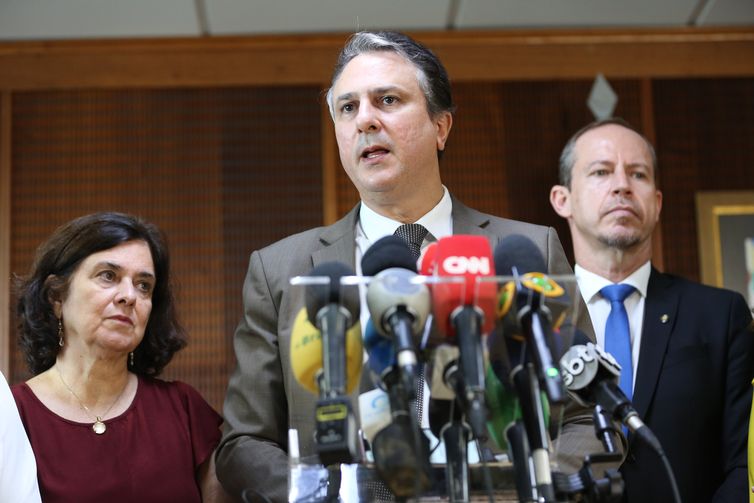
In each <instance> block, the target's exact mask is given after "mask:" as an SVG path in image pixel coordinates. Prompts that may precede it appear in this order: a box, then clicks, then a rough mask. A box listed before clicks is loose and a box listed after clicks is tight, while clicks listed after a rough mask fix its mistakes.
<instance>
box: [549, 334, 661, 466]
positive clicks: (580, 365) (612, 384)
mask: <svg viewBox="0 0 754 503" xmlns="http://www.w3.org/2000/svg"><path fill="white" fill-rule="evenodd" d="M560 369H561V373H562V375H563V383H564V384H565V385H566V388H567V389H568V393H569V394H570V395H571V396H572V397H573V398H574V400H576V401H577V402H578V403H579V404H581V405H584V406H587V407H590V406H594V405H599V406H601V407H602V408H603V409H604V411H605V412H607V413H608V414H609V415H610V416H611V417H613V419H615V420H617V421H620V422H621V423H623V424H624V425H626V426H627V427H628V429H629V430H631V432H632V433H634V434H636V436H637V437H639V438H641V439H642V440H643V441H645V442H647V444H648V445H649V446H650V447H652V448H653V449H654V450H655V452H657V453H662V452H663V449H662V446H661V445H660V442H659V440H657V437H655V435H654V433H652V430H650V429H649V427H648V426H647V425H645V424H644V421H642V420H641V418H640V417H639V414H638V413H637V412H636V409H634V407H633V405H632V404H631V401H630V400H629V399H628V397H626V395H625V393H623V391H622V390H621V389H620V387H619V386H618V382H619V379H620V372H621V366H620V364H619V363H618V362H617V361H616V360H615V358H614V357H613V355H611V354H610V353H608V352H606V351H604V350H603V349H602V348H601V347H599V346H598V345H597V344H594V343H593V342H592V341H590V340H589V338H588V337H587V336H586V335H585V334H584V333H583V332H581V331H578V330H577V331H576V333H575V335H574V345H573V346H571V348H570V349H569V350H568V351H567V352H566V353H565V354H564V355H563V357H562V358H561V359H560Z"/></svg>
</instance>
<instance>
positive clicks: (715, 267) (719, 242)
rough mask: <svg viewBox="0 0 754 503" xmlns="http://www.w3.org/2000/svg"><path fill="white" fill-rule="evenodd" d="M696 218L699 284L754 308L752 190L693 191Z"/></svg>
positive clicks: (753, 202) (753, 216) (753, 201)
mask: <svg viewBox="0 0 754 503" xmlns="http://www.w3.org/2000/svg"><path fill="white" fill-rule="evenodd" d="M696 216H697V220H696V221H697V240H698V246H699V263H700V264H699V265H700V271H701V280H702V282H703V283H705V284H707V285H712V286H717V287H721V288H727V289H729V290H734V291H736V292H739V293H741V295H743V296H744V297H745V298H746V300H747V302H748V303H749V307H750V308H753V309H754V191H715V192H706V191H703V192H697V193H696Z"/></svg>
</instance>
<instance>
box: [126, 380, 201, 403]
mask: <svg viewBox="0 0 754 503" xmlns="http://www.w3.org/2000/svg"><path fill="white" fill-rule="evenodd" d="M139 387H140V388H141V391H143V392H144V393H149V394H153V395H160V396H175V397H189V398H192V399H195V398H198V399H200V400H202V401H204V398H202V396H201V394H200V393H199V392H198V391H197V390H196V389H194V387H192V386H191V385H190V384H187V383H185V382H183V381H166V380H163V379H158V378H155V377H146V376H139Z"/></svg>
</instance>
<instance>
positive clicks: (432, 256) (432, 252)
mask: <svg viewBox="0 0 754 503" xmlns="http://www.w3.org/2000/svg"><path fill="white" fill-rule="evenodd" d="M436 268H437V242H436V241H435V242H434V243H430V244H429V246H427V248H426V249H425V250H424V256H423V257H422V260H421V266H420V267H419V272H420V273H421V275H422V276H434V274H435V270H436Z"/></svg>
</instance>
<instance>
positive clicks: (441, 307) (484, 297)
mask: <svg viewBox="0 0 754 503" xmlns="http://www.w3.org/2000/svg"><path fill="white" fill-rule="evenodd" d="M435 263H436V266H435V275H436V276H438V277H439V278H444V277H462V278H464V279H465V281H463V282H460V283H455V282H443V281H442V280H439V281H438V282H437V283H436V284H435V285H433V287H432V301H433V306H434V310H435V318H436V319H437V323H438V326H439V327H440V328H441V329H442V330H443V331H444V332H445V333H446V334H447V335H448V336H454V335H455V330H454V329H453V323H452V320H451V315H452V314H453V311H454V310H455V309H456V308H457V307H459V306H464V305H466V306H471V305H473V306H476V307H478V308H479V309H480V310H481V311H482V312H483V313H484V320H483V324H482V333H489V332H490V331H492V329H493V328H494V326H495V306H496V301H497V285H496V283H495V282H494V281H487V282H479V281H477V278H480V277H488V276H495V266H494V261H493V258H492V248H491V247H490V243H489V241H488V240H487V238H485V237H484V236H466V235H455V236H449V237H446V238H442V239H440V240H439V241H438V242H437V252H436V257H435ZM422 265H423V264H422Z"/></svg>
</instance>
